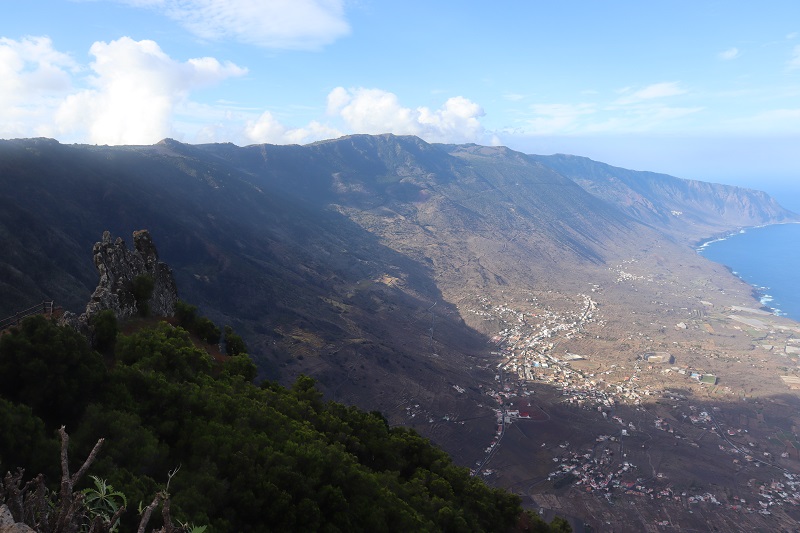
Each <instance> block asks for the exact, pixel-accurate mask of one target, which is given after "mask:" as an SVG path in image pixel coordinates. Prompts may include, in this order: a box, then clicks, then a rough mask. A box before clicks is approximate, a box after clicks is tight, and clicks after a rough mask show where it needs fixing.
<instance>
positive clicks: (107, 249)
mask: <svg viewBox="0 0 800 533" xmlns="http://www.w3.org/2000/svg"><path fill="white" fill-rule="evenodd" d="M92 254H93V259H94V265H95V267H96V268H97V272H98V273H99V274H100V281H99V282H98V284H97V288H96V289H95V290H94V292H93V293H92V296H91V298H90V300H89V303H88V304H87V305H86V311H85V312H84V313H83V314H82V315H81V316H80V317H75V315H70V314H66V315H65V319H64V321H65V322H67V323H70V324H72V325H73V326H75V327H77V328H78V329H79V330H83V331H86V329H87V325H88V324H89V323H90V321H91V318H92V317H93V316H94V315H96V314H97V313H99V312H101V311H104V310H106V309H110V310H111V311H113V312H114V314H115V315H116V317H117V319H125V318H130V317H133V316H140V315H144V314H148V315H153V316H173V315H174V314H175V305H176V302H177V301H178V287H177V285H176V283H175V277H174V276H173V275H172V269H170V267H169V266H168V265H166V264H165V263H162V262H161V261H159V260H158V252H157V251H156V247H155V244H153V239H152V237H151V236H150V232H149V231H147V230H140V231H135V232H133V249H129V248H128V246H127V245H126V244H125V241H123V240H122V238H121V237H117V238H116V239H115V240H114V239H112V237H111V233H109V232H108V231H106V232H104V233H103V239H102V240H101V241H100V242H97V243H95V245H94V247H93V248H92ZM151 286H152V289H150V287H151ZM145 311H146V312H145Z"/></svg>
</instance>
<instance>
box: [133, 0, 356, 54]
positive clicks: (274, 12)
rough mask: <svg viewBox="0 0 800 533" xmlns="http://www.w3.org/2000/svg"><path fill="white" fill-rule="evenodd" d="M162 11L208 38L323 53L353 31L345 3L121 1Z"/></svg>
mask: <svg viewBox="0 0 800 533" xmlns="http://www.w3.org/2000/svg"><path fill="white" fill-rule="evenodd" d="M118 1H122V2H124V3H126V4H129V5H133V6H137V7H149V8H153V9H156V10H157V11H160V12H162V13H163V14H165V15H166V16H168V17H169V18H171V19H173V20H175V21H177V22H178V23H179V24H181V25H182V26H183V27H185V28H186V29H187V30H189V31H190V32H192V33H194V34H195V35H197V36H199V37H202V38H203V39H210V40H220V39H232V40H235V41H239V42H242V43H245V44H252V45H256V46H262V47H265V48H279V49H317V48H320V47H322V46H324V45H327V44H330V43H332V42H334V41H335V40H336V39H338V38H339V37H342V36H344V35H347V34H348V33H350V27H349V25H348V24H347V21H346V20H345V18H344V2H343V0H118Z"/></svg>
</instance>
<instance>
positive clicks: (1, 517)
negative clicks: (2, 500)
mask: <svg viewBox="0 0 800 533" xmlns="http://www.w3.org/2000/svg"><path fill="white" fill-rule="evenodd" d="M0 533H36V532H35V530H33V529H31V528H30V527H29V526H27V525H25V524H23V523H22V522H16V521H15V520H14V517H13V516H11V511H10V510H9V508H8V506H7V505H5V504H3V505H0Z"/></svg>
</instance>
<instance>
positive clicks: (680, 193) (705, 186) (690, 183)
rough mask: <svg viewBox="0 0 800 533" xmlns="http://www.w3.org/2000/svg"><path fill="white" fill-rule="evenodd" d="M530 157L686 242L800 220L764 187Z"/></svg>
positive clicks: (575, 159) (560, 158) (565, 157)
mask: <svg viewBox="0 0 800 533" xmlns="http://www.w3.org/2000/svg"><path fill="white" fill-rule="evenodd" d="M528 158H529V159H530V160H531V161H534V162H538V163H541V164H543V165H545V166H547V167H549V168H552V169H553V170H555V171H556V172H558V173H559V174H561V175H562V176H566V177H567V178H569V179H571V180H573V181H574V182H575V183H577V184H578V185H580V186H581V187H582V188H583V189H585V190H586V191H587V192H589V193H590V194H592V195H594V196H596V197H597V198H600V199H601V200H605V201H607V202H609V203H611V204H613V205H614V206H615V207H616V208H617V209H619V210H621V211H622V212H623V213H625V214H626V215H628V216H630V217H631V218H633V219H634V220H637V221H639V222H642V223H644V224H648V225H650V226H652V227H655V228H657V229H659V230H660V231H662V232H664V233H666V234H668V235H670V236H672V237H674V238H676V239H677V240H678V241H682V242H688V243H696V242H697V241H699V240H702V239H707V238H709V237H712V236H714V235H717V234H720V233H727V232H729V231H731V229H732V228H740V227H748V226H760V225H763V224H776V223H783V222H798V221H800V215H798V214H797V213H792V212H791V211H789V210H787V209H784V208H783V207H781V206H780V205H779V204H778V203H777V202H776V201H775V200H774V199H773V198H771V197H770V196H769V195H768V194H766V193H765V192H762V191H756V190H752V189H745V188H742V187H735V186H731V185H721V184H717V183H706V182H702V181H696V180H687V179H681V178H676V177H674V176H669V175H666V174H657V173H654V172H641V171H635V170H627V169H624V168H618V167H612V166H611V165H607V164H605V163H600V162H597V161H592V160H591V159H587V158H585V157H578V156H572V155H563V154H558V155H551V156H537V155H530V156H528Z"/></svg>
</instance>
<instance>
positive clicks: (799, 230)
mask: <svg viewBox="0 0 800 533" xmlns="http://www.w3.org/2000/svg"><path fill="white" fill-rule="evenodd" d="M792 207H794V206H792ZM698 251H699V253H701V254H702V255H703V256H704V257H707V258H708V259H711V260H712V261H715V262H717V263H721V264H723V265H725V266H727V267H728V268H730V269H731V270H732V271H733V272H734V273H735V274H736V275H737V276H739V277H740V278H741V279H742V280H744V281H745V282H747V283H748V284H750V285H752V286H753V287H755V289H756V290H757V292H758V294H759V296H760V298H761V303H762V304H764V305H765V306H767V307H769V308H770V309H772V310H773V312H774V313H775V314H778V315H781V316H787V317H789V318H791V319H793V320H797V321H800V224H775V225H770V226H763V227H759V228H748V229H746V230H742V231H740V232H738V233H735V234H733V235H731V236H729V237H726V238H724V239H718V240H715V241H710V242H707V243H705V244H703V246H701V247H700V249H699V250H698Z"/></svg>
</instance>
